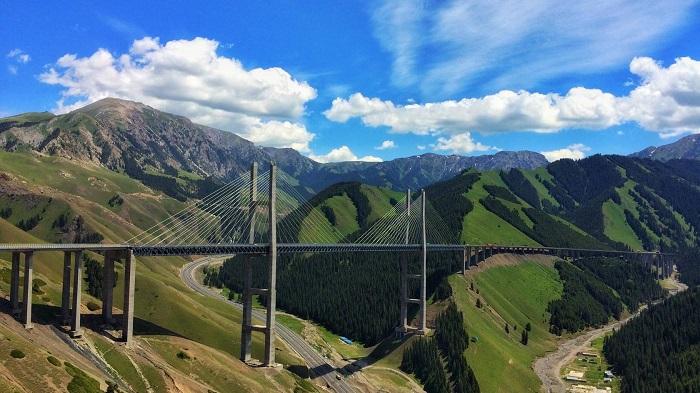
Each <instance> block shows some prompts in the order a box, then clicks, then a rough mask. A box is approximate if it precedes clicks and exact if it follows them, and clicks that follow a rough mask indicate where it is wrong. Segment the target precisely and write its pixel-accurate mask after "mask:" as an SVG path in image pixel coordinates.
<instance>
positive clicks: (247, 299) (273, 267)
mask: <svg viewBox="0 0 700 393" xmlns="http://www.w3.org/2000/svg"><path fill="white" fill-rule="evenodd" d="M257 172H258V166H257V164H256V163H253V165H252V167H251V171H250V179H251V181H250V205H249V207H248V212H249V213H248V223H249V225H248V228H249V231H250V232H249V235H248V236H249V238H248V241H249V244H254V243H255V226H254V225H253V224H254V222H255V211H256V209H257V206H258V199H257ZM276 183H277V171H276V167H275V164H274V163H272V164H271V165H270V190H269V191H270V195H269V202H268V203H269V204H268V222H269V239H270V240H269V241H270V248H269V251H268V253H267V258H268V276H267V279H268V281H267V282H268V288H267V289H262V288H253V287H252V286H253V268H252V261H251V260H250V259H249V258H246V259H245V260H244V261H243V269H244V273H243V275H244V283H243V321H242V323H241V357H240V359H241V361H243V362H249V361H250V360H251V354H250V351H251V343H252V333H253V331H258V332H262V333H264V334H265V353H264V355H263V357H264V359H263V365H265V366H268V367H270V366H274V365H275V337H276V332H275V312H276V309H277V208H276V206H277V185H276ZM253 295H262V296H266V302H265V306H266V316H265V325H264V326H262V325H254V324H253V320H252V310H253V299H252V298H253Z"/></svg>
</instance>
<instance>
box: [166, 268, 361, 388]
mask: <svg viewBox="0 0 700 393" xmlns="http://www.w3.org/2000/svg"><path fill="white" fill-rule="evenodd" d="M221 259H222V257H205V258H201V259H198V260H196V261H194V262H190V263H188V264H187V265H185V266H183V268H182V269H181V270H180V278H181V279H182V281H183V282H184V283H185V284H186V285H187V286H188V287H190V288H191V289H192V290H194V291H195V292H197V293H199V294H201V295H203V296H209V297H213V298H216V299H219V300H223V301H225V302H227V303H229V304H231V305H232V306H234V307H236V308H237V309H239V310H241V311H242V310H243V305H242V304H240V303H236V302H233V301H230V300H228V299H226V298H225V297H224V296H223V295H221V294H220V293H218V292H215V291H213V290H211V289H209V288H208V287H206V286H204V285H202V284H201V283H199V282H198V281H197V279H196V278H195V272H196V271H197V269H199V268H201V267H203V266H205V265H208V264H211V263H213V262H216V261H218V260H221ZM253 318H255V319H258V320H260V321H264V320H265V314H264V313H263V312H260V311H259V310H255V309H253ZM276 330H277V336H278V337H279V338H281V339H282V340H283V341H284V342H285V343H287V345H288V346H289V347H291V348H292V349H293V350H294V351H295V352H296V353H298V354H299V356H301V358H302V359H304V362H305V363H306V365H307V366H309V368H310V369H311V370H312V372H314V374H315V375H317V376H318V377H319V378H321V379H322V380H323V382H325V384H326V386H327V387H329V388H330V389H332V390H333V391H335V392H337V393H354V392H356V390H355V389H353V388H352V387H351V386H350V384H348V382H347V381H345V380H344V379H343V378H342V377H341V379H337V378H336V376H338V375H340V374H338V372H337V371H335V370H336V367H335V365H333V364H332V363H330V362H329V360H328V359H326V358H325V357H323V356H321V355H320V354H319V353H318V352H316V350H315V349H314V348H313V347H312V346H311V345H309V343H307V342H306V341H304V339H303V338H302V337H300V336H299V335H298V334H297V333H296V332H294V331H292V330H291V329H289V328H287V327H286V326H283V325H282V324H279V323H278V324H277V326H276Z"/></svg>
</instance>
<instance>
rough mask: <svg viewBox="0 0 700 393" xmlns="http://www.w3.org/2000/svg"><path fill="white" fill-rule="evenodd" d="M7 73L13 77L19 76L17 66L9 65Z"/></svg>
mask: <svg viewBox="0 0 700 393" xmlns="http://www.w3.org/2000/svg"><path fill="white" fill-rule="evenodd" d="M7 72H9V73H10V74H12V75H17V66H14V65H8V66H7Z"/></svg>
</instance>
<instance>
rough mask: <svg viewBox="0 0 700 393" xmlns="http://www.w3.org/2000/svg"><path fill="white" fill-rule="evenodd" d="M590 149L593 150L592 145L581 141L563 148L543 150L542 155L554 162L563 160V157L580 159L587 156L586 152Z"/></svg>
mask: <svg viewBox="0 0 700 393" xmlns="http://www.w3.org/2000/svg"><path fill="white" fill-rule="evenodd" d="M589 151H591V148H590V147H588V146H586V145H583V144H581V143H575V144H573V145H569V146H567V147H565V148H563V149H558V150H550V151H543V152H540V153H542V155H543V156H544V157H545V158H546V159H547V161H549V162H554V161H557V160H561V159H562V158H571V159H574V160H580V159H582V158H584V157H586V153H587V152H589Z"/></svg>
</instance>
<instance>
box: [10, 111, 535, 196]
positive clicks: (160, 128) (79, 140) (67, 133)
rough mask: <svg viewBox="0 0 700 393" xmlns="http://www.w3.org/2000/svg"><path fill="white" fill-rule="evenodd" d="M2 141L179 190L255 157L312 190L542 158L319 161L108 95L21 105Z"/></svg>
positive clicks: (419, 179) (392, 182)
mask: <svg viewBox="0 0 700 393" xmlns="http://www.w3.org/2000/svg"><path fill="white" fill-rule="evenodd" d="M0 147H1V148H2V149H3V150H5V151H18V150H34V151H37V152H40V153H43V154H48V155H53V156H61V157H66V158H70V159H73V160H79V161H85V162H91V163H94V164H99V165H102V166H104V167H106V168H108V169H111V170H113V171H117V172H126V173H127V174H128V175H129V176H131V177H133V178H136V179H139V180H142V181H143V182H144V183H146V184H148V185H150V186H152V187H155V188H158V189H160V190H164V191H167V192H168V194H169V195H171V196H175V197H178V198H183V197H185V196H187V195H197V194H201V193H203V192H206V191H207V190H209V189H210V187H211V184H209V183H208V181H207V180H205V178H207V177H209V176H213V177H217V178H221V179H228V178H231V177H233V176H235V175H236V174H238V173H241V172H243V171H245V170H247V168H248V167H249V166H250V164H251V163H252V162H253V161H257V162H259V163H263V162H266V161H270V160H274V161H276V162H277V163H278V165H279V166H280V168H281V169H282V170H284V171H285V172H287V173H289V174H290V175H292V176H293V177H295V178H297V179H299V180H300V181H301V183H302V185H303V186H305V187H307V188H308V189H310V191H311V190H316V191H318V190H320V189H323V188H325V187H327V186H329V185H331V184H333V183H337V182H340V181H362V182H364V183H367V184H373V185H379V186H389V187H392V188H395V189H404V188H406V187H412V188H417V187H423V186H426V185H428V184H431V183H434V182H436V181H439V180H443V179H446V178H449V177H452V176H454V175H455V174H457V173H459V172H460V171H461V170H463V169H466V168H469V167H476V168H478V169H481V170H485V169H508V168H513V167H517V168H536V167H540V166H543V165H546V164H547V161H546V160H545V159H544V157H543V156H542V155H541V154H539V153H534V152H499V153H497V154H495V155H484V156H479V157H462V156H456V155H451V156H441V155H436V154H424V155H421V156H414V157H408V158H401V159H397V160H392V161H387V162H382V163H368V162H341V163H329V164H321V163H318V162H315V161H313V160H311V159H309V158H308V157H305V156H303V155H301V154H299V152H297V151H295V150H293V149H276V148H269V147H268V148H262V147H258V146H255V145H254V144H253V143H252V142H250V141H248V140H246V139H243V138H241V137H239V136H237V135H236V134H234V133H231V132H225V131H221V130H217V129H214V128H210V127H205V126H201V125H198V124H194V123H192V122H191V121H190V120H189V119H187V118H184V117H182V116H176V115H172V114H168V113H165V112H161V111H158V110H155V109H153V108H151V107H149V106H147V105H143V104H140V103H136V102H131V101H125V100H120V99H114V98H106V99H103V100H100V101H97V102H95V103H92V104H90V105H87V106H85V107H83V108H80V109H77V110H75V111H73V112H70V113H67V114H64V115H59V116H54V115H52V114H50V113H27V114H23V115H18V116H13V117H8V118H4V119H0Z"/></svg>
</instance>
